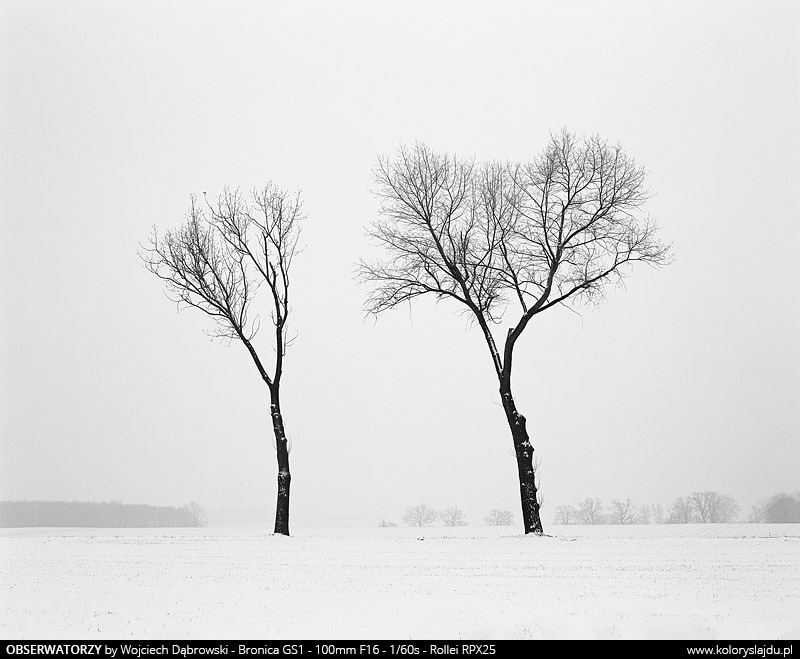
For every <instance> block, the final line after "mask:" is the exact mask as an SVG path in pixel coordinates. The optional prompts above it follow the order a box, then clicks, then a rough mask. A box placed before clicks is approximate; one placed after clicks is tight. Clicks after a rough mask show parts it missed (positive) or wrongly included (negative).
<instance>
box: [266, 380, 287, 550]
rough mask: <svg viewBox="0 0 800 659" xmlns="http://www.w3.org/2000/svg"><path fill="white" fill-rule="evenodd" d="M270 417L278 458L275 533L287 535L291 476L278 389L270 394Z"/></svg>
mask: <svg viewBox="0 0 800 659" xmlns="http://www.w3.org/2000/svg"><path fill="white" fill-rule="evenodd" d="M270 416H271V417H272V430H273V432H274V433H275V450H276V452H277V456H278V500H277V503H276V507H275V533H277V534H281V535H289V486H290V485H291V482H292V475H291V473H290V472H289V445H288V442H287V440H286V431H285V429H284V427H283V416H281V405H280V398H279V395H278V388H277V386H275V387H274V388H273V390H272V392H271V405H270Z"/></svg>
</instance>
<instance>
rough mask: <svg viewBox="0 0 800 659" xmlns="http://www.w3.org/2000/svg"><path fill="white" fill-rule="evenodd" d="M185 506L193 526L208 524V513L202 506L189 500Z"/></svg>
mask: <svg viewBox="0 0 800 659" xmlns="http://www.w3.org/2000/svg"><path fill="white" fill-rule="evenodd" d="M187 508H188V510H189V514H190V515H191V518H192V520H193V521H194V526H208V514H207V513H206V509H205V508H203V506H201V505H200V504H199V503H197V502H196V501H190V502H189V505H188V506H187Z"/></svg>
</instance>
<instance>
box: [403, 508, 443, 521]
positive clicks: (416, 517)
mask: <svg viewBox="0 0 800 659" xmlns="http://www.w3.org/2000/svg"><path fill="white" fill-rule="evenodd" d="M437 519H439V513H438V512H437V511H436V510H434V509H433V508H428V506H426V505H425V504H424V503H422V504H420V505H419V506H409V507H408V508H406V511H405V512H404V513H403V523H404V524H406V525H408V526H425V525H426V524H432V523H433V522H435V521H436V520H437Z"/></svg>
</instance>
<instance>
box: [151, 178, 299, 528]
mask: <svg viewBox="0 0 800 659" xmlns="http://www.w3.org/2000/svg"><path fill="white" fill-rule="evenodd" d="M301 206H302V205H301V201H300V196H299V193H297V194H295V195H289V194H288V193H286V192H284V191H283V190H281V189H279V188H278V187H276V186H274V185H273V184H271V183H270V184H268V185H267V186H265V187H264V188H263V189H260V190H253V191H252V193H251V194H250V196H249V198H248V197H245V196H244V195H243V194H241V193H240V192H239V191H238V190H237V191H231V190H228V189H225V190H224V191H223V193H222V194H221V195H220V196H219V198H218V199H217V201H216V203H214V204H211V203H210V202H209V201H208V200H207V199H205V193H204V203H203V204H201V203H199V202H198V200H197V198H196V197H194V196H193V197H192V198H191V203H190V205H189V210H188V212H187V215H186V220H185V222H184V224H183V225H182V226H180V227H179V228H178V229H175V230H168V231H166V232H165V233H163V234H161V235H160V234H159V232H158V229H157V228H155V227H154V228H153V231H152V233H151V236H150V240H149V244H148V245H147V246H146V247H143V248H142V250H141V251H140V253H139V255H140V257H141V259H142V261H143V262H144V265H145V267H146V268H147V270H149V271H150V272H151V273H153V274H154V275H156V276H157V277H158V278H159V279H161V280H162V281H163V282H164V284H165V287H166V290H167V294H168V296H169V297H170V299H172V300H173V301H174V302H175V303H176V304H177V305H178V308H179V309H183V308H193V309H197V310H199V311H201V312H203V313H204V314H206V315H207V316H208V317H210V318H211V319H213V320H214V325H213V327H212V329H211V331H210V333H211V334H212V335H213V336H218V337H222V338H224V339H227V340H229V341H240V342H241V343H242V344H243V345H244V347H245V348H246V349H247V351H248V353H249V355H250V357H251V359H252V362H253V364H254V365H255V367H256V369H257V370H258V374H259V377H260V378H261V380H262V381H263V382H264V384H265V385H266V386H267V387H268V390H269V394H270V415H271V419H272V426H273V433H274V435H275V444H276V451H277V459H278V501H277V506H276V514H275V533H281V534H285V535H288V534H289V486H290V482H291V475H290V472H289V448H288V442H287V439H286V432H285V430H284V425H283V417H282V414H281V409H280V382H281V377H282V375H283V362H284V357H285V355H286V348H287V347H288V346H289V345H290V343H291V338H290V337H289V336H288V335H287V319H288V317H289V314H290V311H291V307H290V306H289V270H290V266H291V264H292V261H293V260H294V257H295V256H296V255H297V253H298V239H299V236H300V223H301V221H302V219H303V215H302V210H301ZM264 285H266V289H267V295H266V296H264V297H265V298H266V300H267V302H266V305H265V308H266V309H267V310H268V315H269V318H270V321H271V324H272V327H273V332H272V341H271V343H272V348H273V350H274V355H275V357H274V362H273V364H272V365H271V367H270V366H269V365H268V364H267V363H266V362H265V361H264V360H262V358H261V357H260V355H259V352H258V351H257V349H256V347H255V346H254V344H253V339H254V338H255V337H256V334H257V333H258V331H259V329H260V327H261V324H262V318H261V315H260V314H258V313H255V314H254V313H253V311H252V305H253V303H254V300H255V296H256V293H257V292H259V289H260V288H261V287H262V286H264Z"/></svg>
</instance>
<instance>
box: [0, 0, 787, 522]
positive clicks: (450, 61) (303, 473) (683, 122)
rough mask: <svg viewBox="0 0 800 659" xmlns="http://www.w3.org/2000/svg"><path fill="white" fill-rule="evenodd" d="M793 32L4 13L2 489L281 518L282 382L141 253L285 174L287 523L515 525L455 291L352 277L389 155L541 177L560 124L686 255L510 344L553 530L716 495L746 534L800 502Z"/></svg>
mask: <svg viewBox="0 0 800 659" xmlns="http://www.w3.org/2000/svg"><path fill="white" fill-rule="evenodd" d="M798 13H800V10H799V9H798V6H797V4H796V3H790V2H771V3H768V4H763V3H755V2H752V3H749V2H725V3H723V2H708V3H702V4H697V3H688V2H673V3H669V4H660V5H657V6H655V5H652V4H647V5H644V4H642V3H635V2H603V3H597V2H588V1H587V2H571V3H558V5H553V3H541V2H525V3H522V2H520V3H510V2H495V3H469V2H467V3H464V2H440V3H435V4H433V3H425V2H404V3H388V2H377V3H376V2H345V3H335V4H334V3H324V2H294V3H272V2H268V3H255V2H226V3H224V4H223V3H202V4H198V3H194V2H188V1H187V2H138V3H135V4H126V5H121V4H119V3H105V2H99V1H87V2H70V3H61V2H39V1H35V0H34V1H31V0H26V1H24V2H22V1H17V0H12V1H9V2H6V3H4V5H3V8H2V37H1V38H0V42H1V43H2V45H1V46H0V48H2V61H3V68H2V73H1V74H0V75H1V77H0V81H1V84H2V87H1V88H0V89H1V91H2V97H3V102H2V115H0V116H1V117H2V118H1V119H0V121H1V123H0V126H1V130H2V134H3V135H2V142H3V148H2V179H1V180H2V183H1V185H2V235H1V237H0V245H2V259H1V260H0V272H1V273H2V274H1V281H2V314H1V315H0V323H2V325H0V332H1V333H0V337H2V355H1V356H0V358H1V359H2V362H1V363H2V383H1V384H0V386H1V387H2V403H1V404H0V423H1V424H2V425H0V433H1V436H2V449H1V450H2V452H1V453H0V459H1V460H2V467H1V468H0V480H1V483H0V498H2V499H59V500H72V499H75V500H86V501H112V500H114V501H124V502H126V503H147V504H153V505H179V504H183V503H186V502H188V501H190V500H194V501H198V502H200V503H202V504H203V505H204V506H206V507H207V508H209V509H231V508H241V507H248V506H249V507H252V506H263V507H264V513H265V514H268V515H271V510H272V508H273V506H274V498H275V488H276V485H275V481H276V465H275V455H274V450H273V444H272V442H273V440H272V434H271V426H270V420H269V415H268V404H269V398H268V393H267V391H266V388H265V387H264V385H263V383H262V382H261V381H260V380H259V377H258V374H257V372H256V370H255V369H254V368H253V365H252V363H251V362H250V360H249V357H248V355H247V353H246V351H245V350H244V349H243V348H242V346H241V345H237V344H231V345H229V346H227V345H225V344H224V342H220V341H219V340H216V341H211V340H210V339H209V337H208V335H206V334H204V330H206V331H207V330H209V329H210V328H211V326H210V324H209V322H208V321H207V319H206V318H204V317H203V316H202V315H201V314H199V313H197V312H195V311H194V310H191V309H189V310H185V311H183V312H181V313H177V312H176V308H175V305H174V304H173V303H171V302H170V301H169V300H168V299H167V298H166V296H165V295H164V292H163V289H162V287H161V286H160V282H159V281H158V280H157V279H156V278H155V277H153V276H152V275H150V274H149V273H147V272H146V271H145V270H144V268H143V267H142V265H141V261H140V260H139V257H138V256H137V250H138V249H139V244H140V242H143V241H145V240H146V239H147V236H148V232H149V231H150V228H151V226H152V225H153V224H157V225H158V226H159V227H162V228H170V227H175V226H177V225H178V224H179V223H180V222H181V221H182V220H183V218H184V214H185V212H186V210H187V207H188V203H189V196H190V194H193V193H194V194H201V193H202V192H203V191H207V192H208V194H209V195H210V196H216V195H217V194H218V193H219V192H221V191H222V189H223V187H224V186H230V187H232V188H237V187H239V188H241V189H242V190H245V191H246V190H249V189H251V188H253V187H256V186H263V185H264V184H265V183H266V182H267V181H270V180H272V181H274V182H275V183H276V184H277V185H279V186H281V187H283V188H286V189H290V190H296V189H299V190H301V191H302V197H303V199H304V202H305V206H304V207H305V212H306V214H307V219H306V221H305V223H304V232H303V238H302V243H303V245H304V251H303V252H302V253H301V254H300V255H299V256H298V257H297V259H296V261H295V262H294V264H293V280H292V298H293V312H292V318H291V324H292V327H293V328H294V329H296V331H297V340H296V341H295V343H294V345H293V346H292V347H291V348H290V350H289V352H288V354H287V357H286V365H285V375H284V381H283V385H282V401H283V408H284V417H285V422H286V427H287V430H288V433H289V436H290V438H291V440H292V452H291V462H292V516H293V519H294V520H306V521H322V522H330V523H331V524H336V523H344V522H345V521H347V520H352V519H355V518H359V519H365V520H374V523H376V524H377V522H378V521H379V520H380V519H381V518H386V519H392V520H394V521H396V522H399V521H400V517H401V515H402V511H403V509H404V508H405V507H406V506H408V505H411V504H417V503H422V502H425V503H427V504H429V505H432V506H438V507H444V506H448V505H453V504H458V505H460V506H461V507H462V508H464V509H465V510H466V511H467V516H468V519H469V520H470V522H471V523H478V522H479V520H480V518H481V516H482V515H484V514H486V512H488V510H489V509H491V508H508V509H513V510H514V511H515V512H517V511H518V508H519V492H518V482H517V477H516V464H515V459H514V456H513V447H512V444H511V437H510V433H509V432H508V428H507V426H506V423H505V419H504V416H503V412H502V407H501V406H500V401H499V395H498V393H497V384H496V378H495V376H494V373H493V369H492V364H491V361H490V358H489V355H488V352H487V351H486V347H485V345H484V343H483V340H482V337H481V336H480V332H479V331H478V330H477V328H475V327H473V326H471V324H470V323H469V322H468V320H467V319H466V318H465V317H464V316H463V315H461V314H458V313H457V309H456V308H455V307H453V306H450V305H448V304H446V303H441V304H439V305H436V304H434V303H433V301H431V300H420V301H418V302H415V303H414V304H412V305H411V306H410V307H407V308H405V309H403V310H397V311H395V312H392V313H387V314H385V315H383V316H382V317H380V318H379V319H377V320H374V319H370V318H366V317H365V315H364V313H363V311H362V304H363V301H364V297H365V295H366V291H365V290H364V289H362V288H359V286H358V285H357V284H356V282H355V279H354V263H355V261H356V260H357V259H359V258H361V257H368V256H372V255H374V254H375V248H374V246H371V245H370V244H369V242H368V240H367V239H366V238H365V235H364V227H365V226H366V225H367V223H368V222H369V221H370V220H372V219H373V218H374V217H375V216H376V213H377V211H378V206H379V204H378V201H377V199H375V197H374V196H373V195H372V194H371V193H370V186H371V185H372V182H373V177H372V167H373V165H374V162H375V158H376V157H377V156H378V155H381V154H390V153H392V152H393V151H394V150H395V149H396V148H397V147H398V145H399V144H401V143H409V142H413V141H414V140H419V141H422V142H425V143H427V144H429V145H430V146H431V147H432V148H434V149H436V150H440V151H447V152H449V153H455V154H459V155H462V156H468V157H469V156H474V157H476V158H478V159H482V158H489V159H501V160H505V159H509V160H512V161H526V160H531V159H533V158H534V157H535V156H536V154H537V153H539V152H540V151H541V149H542V148H543V147H544V146H545V143H546V141H547V139H548V136H549V134H550V132H551V131H558V130H560V129H561V128H562V127H564V126H565V127H567V128H568V129H569V130H571V131H574V132H576V133H577V134H579V135H582V134H586V135H590V134H594V133H597V134H599V135H601V136H603V137H605V138H607V139H609V140H610V141H612V142H619V143H620V144H622V145H623V147H624V149H625V150H626V152H627V153H628V154H630V155H631V156H633V157H634V158H636V159H637V161H638V162H639V163H640V164H642V165H644V166H645V167H647V169H648V172H649V173H648V185H649V187H650V188H651V189H652V191H653V193H654V197H653V199H652V200H651V201H650V202H649V203H648V205H647V210H648V212H649V213H650V214H651V216H652V217H653V218H654V219H656V220H657V221H658V222H659V223H660V224H661V226H662V231H661V237H662V238H663V239H664V240H665V241H668V242H672V243H673V245H674V248H673V250H674V256H675V260H674V263H672V264H671V265H669V266H668V267H665V268H662V269H659V270H654V269H651V268H648V267H646V266H645V267H638V268H634V271H633V272H632V275H631V276H630V277H629V278H628V279H627V280H626V286H625V288H624V289H612V290H610V291H609V294H608V299H607V301H606V302H605V303H603V304H602V305H600V306H599V307H598V308H592V307H588V308H587V307H580V308H577V309H576V310H575V311H576V312H577V313H571V312H570V311H569V310H568V309H564V308H553V309H551V310H549V311H548V312H546V313H543V314H541V315H539V316H537V317H536V318H535V322H534V323H533V324H532V325H531V326H530V327H529V328H528V329H527V330H526V333H525V335H524V336H523V337H522V339H521V340H520V342H519V344H518V347H517V350H518V352H517V356H516V358H515V375H514V387H515V398H516V400H517V404H518V406H519V408H520V411H521V412H523V413H524V414H525V415H526V416H527V417H528V428H529V430H530V431H531V435H532V442H533V444H534V446H535V448H536V456H537V458H538V459H540V461H541V466H540V472H539V473H540V480H541V486H542V492H543V495H544V498H545V501H546V505H545V508H544V509H543V518H544V521H545V524H547V523H549V522H551V520H552V517H553V509H554V507H555V506H556V505H560V504H564V503H575V502H576V501H578V500H579V499H582V498H584V497H588V496H597V497H601V498H603V499H604V500H611V499H614V498H627V497H631V498H632V499H633V500H634V501H635V502H636V503H638V504H647V503H662V504H664V505H668V504H669V503H670V502H671V501H673V500H674V499H675V498H676V497H679V496H683V495H686V494H688V493H690V492H692V491H695V490H707V489H708V490H718V491H720V492H723V493H726V494H731V495H733V496H734V497H735V498H736V499H737V501H738V502H739V504H740V506H741V508H742V516H743V517H744V516H746V514H747V512H748V511H749V508H750V506H751V505H752V504H753V503H754V502H755V501H756V500H757V499H758V498H760V497H765V496H768V495H770V494H772V493H774V492H777V491H779V490H789V491H796V490H797V489H798V488H799V487H800V485H799V484H798V469H797V465H798V464H800V441H798V439H799V437H798V434H799V433H798V431H799V430H800V419H799V418H798V409H800V408H798V405H797V401H798V399H800V396H799V395H798V394H800V386H799V383H798V372H800V369H799V368H798V367H800V355H799V351H798V343H797V330H798V321H800V305H798V301H797V290H798V285H799V284H800V276H798V270H797V267H796V263H797V254H796V248H797V247H796V246H797V244H798V238H800V236H798V226H799V225H798V221H797V213H796V211H795V210H794V204H793V200H792V198H791V195H792V192H793V191H794V190H795V188H796V186H797V181H798V180H800V162H799V160H798V153H800V151H799V150H798V149H799V148H800V139H799V138H800V129H799V128H798V122H797V117H798V116H800V103H798V99H800V76H798V68H797V61H798V46H797V44H798V43H800V34H798V32H800V29H798V25H800V21H798V18H800V16H798ZM511 322H513V314H510V315H509V316H508V318H507V319H505V321H504V323H503V324H501V325H500V326H499V327H498V328H497V332H498V335H502V334H504V333H505V331H506V329H507V327H508V326H509V324H510V323H511ZM268 339H269V336H268V333H267V332H264V331H263V330H262V333H261V335H259V340H260V341H263V344H262V345H263V348H262V349H263V350H265V351H267V354H269V352H268V351H269V347H268ZM517 519H519V515H518V512H517ZM270 520H271V517H270ZM370 523H371V522H370Z"/></svg>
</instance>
